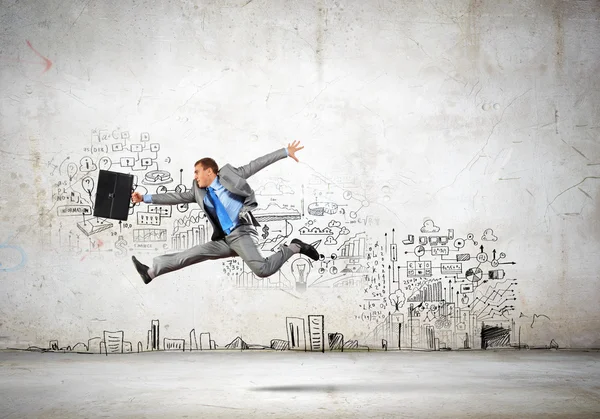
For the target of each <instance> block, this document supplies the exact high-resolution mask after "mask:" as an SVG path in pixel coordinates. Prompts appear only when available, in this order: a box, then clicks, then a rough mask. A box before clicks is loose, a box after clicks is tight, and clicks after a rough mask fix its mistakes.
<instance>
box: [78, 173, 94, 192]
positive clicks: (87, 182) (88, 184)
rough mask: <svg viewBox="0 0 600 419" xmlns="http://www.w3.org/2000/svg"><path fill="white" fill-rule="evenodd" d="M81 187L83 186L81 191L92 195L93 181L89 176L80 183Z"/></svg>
mask: <svg viewBox="0 0 600 419" xmlns="http://www.w3.org/2000/svg"><path fill="white" fill-rule="evenodd" d="M81 185H82V186H83V190H84V191H86V192H87V193H88V194H89V195H91V194H92V190H93V189H94V179H92V178H91V177H89V176H86V177H84V178H83V180H82V181H81Z"/></svg>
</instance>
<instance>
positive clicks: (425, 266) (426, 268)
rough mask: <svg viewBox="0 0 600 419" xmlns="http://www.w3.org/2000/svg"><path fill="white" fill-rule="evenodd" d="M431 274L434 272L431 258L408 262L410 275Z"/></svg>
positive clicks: (408, 274) (408, 273)
mask: <svg viewBox="0 0 600 419" xmlns="http://www.w3.org/2000/svg"><path fill="white" fill-rule="evenodd" d="M431 275H432V273H431V261H430V260H424V261H413V262H408V272H407V276H408V277H415V276H431Z"/></svg>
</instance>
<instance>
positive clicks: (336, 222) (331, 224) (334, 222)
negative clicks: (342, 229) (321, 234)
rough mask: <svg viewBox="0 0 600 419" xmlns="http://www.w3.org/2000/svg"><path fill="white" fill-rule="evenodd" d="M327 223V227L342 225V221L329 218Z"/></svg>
mask: <svg viewBox="0 0 600 419" xmlns="http://www.w3.org/2000/svg"><path fill="white" fill-rule="evenodd" d="M328 225H329V227H339V226H341V225H342V223H341V222H339V221H336V220H331V221H330V222H329V224H328Z"/></svg>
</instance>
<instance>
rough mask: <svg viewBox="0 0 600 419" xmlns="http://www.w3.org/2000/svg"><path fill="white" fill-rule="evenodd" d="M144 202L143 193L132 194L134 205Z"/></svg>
mask: <svg viewBox="0 0 600 419" xmlns="http://www.w3.org/2000/svg"><path fill="white" fill-rule="evenodd" d="M143 200H144V197H143V196H142V194H141V193H139V192H133V193H132V194H131V201H132V202H133V203H134V204H137V203H138V202H142V201H143Z"/></svg>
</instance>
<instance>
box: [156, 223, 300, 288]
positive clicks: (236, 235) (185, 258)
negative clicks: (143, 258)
mask: <svg viewBox="0 0 600 419" xmlns="http://www.w3.org/2000/svg"><path fill="white" fill-rule="evenodd" d="M293 254H294V252H293V251H292V249H290V248H289V247H287V246H282V247H281V249H279V251H278V252H276V253H274V254H272V255H270V256H269V257H266V258H265V257H264V256H262V255H261V253H260V251H259V250H258V233H257V232H256V229H255V228H254V226H252V225H245V224H244V225H241V226H239V227H237V228H236V229H235V230H233V231H232V232H231V233H230V234H229V235H228V236H225V238H224V239H221V240H218V241H209V242H207V243H204V244H199V245H198V246H194V247H191V248H189V249H187V250H184V251H181V252H177V253H170V254H166V255H161V256H156V257H155V258H154V260H153V266H152V268H153V270H154V274H155V275H156V276H159V275H164V274H166V273H168V272H172V271H176V270H178V269H181V268H185V267H186V266H190V265H193V264H195V263H200V262H204V261H205V260H215V259H222V258H227V257H234V256H240V257H241V258H242V259H243V260H244V262H246V264H247V265H248V267H249V268H250V269H251V270H252V272H254V274H255V275H256V276H258V277H261V278H265V277H267V276H271V275H273V274H274V273H275V272H277V271H278V270H279V268H281V266H282V265H283V264H284V263H285V262H286V261H287V260H288V259H289V258H290V257H292V255H293Z"/></svg>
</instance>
